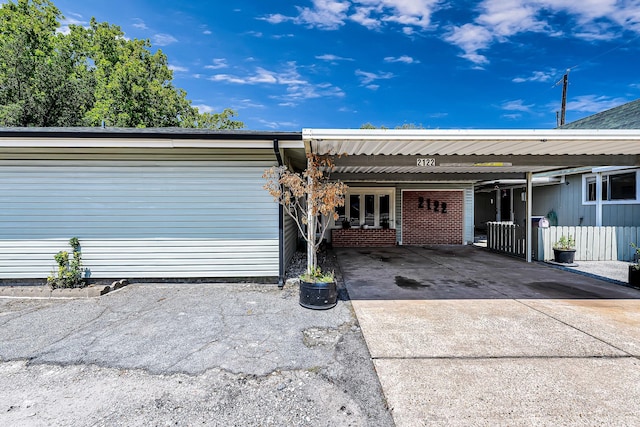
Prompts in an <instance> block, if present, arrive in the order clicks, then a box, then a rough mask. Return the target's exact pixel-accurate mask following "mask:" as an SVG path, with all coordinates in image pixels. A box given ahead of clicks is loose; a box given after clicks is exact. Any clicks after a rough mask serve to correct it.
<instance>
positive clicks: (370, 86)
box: [365, 85, 380, 90]
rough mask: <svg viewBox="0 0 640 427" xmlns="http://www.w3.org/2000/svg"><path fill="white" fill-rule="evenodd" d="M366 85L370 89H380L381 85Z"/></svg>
mask: <svg viewBox="0 0 640 427" xmlns="http://www.w3.org/2000/svg"><path fill="white" fill-rule="evenodd" d="M365 87H366V88H367V89H369V90H378V89H379V88H380V85H366V86H365Z"/></svg>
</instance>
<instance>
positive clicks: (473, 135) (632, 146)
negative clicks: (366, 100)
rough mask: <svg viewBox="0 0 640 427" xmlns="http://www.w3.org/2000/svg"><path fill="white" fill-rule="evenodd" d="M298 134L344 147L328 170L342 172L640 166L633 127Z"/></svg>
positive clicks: (403, 174)
mask: <svg viewBox="0 0 640 427" xmlns="http://www.w3.org/2000/svg"><path fill="white" fill-rule="evenodd" d="M302 135H303V140H304V142H305V147H306V149H307V151H312V152H314V153H317V154H344V156H341V157H339V158H337V159H336V170H335V172H334V175H333V176H334V177H335V178H339V179H343V180H350V179H369V178H370V179H386V178H388V179H394V180H412V179H421V180H424V179H425V178H426V179H430V180H453V181H477V180H482V179H497V178H523V177H524V176H525V174H526V173H527V172H534V173H535V172H548V171H553V170H561V169H567V168H576V167H585V166H593V167H596V166H640V130H636V129H634V130H560V129H553V130H543V131H540V130H484V129H483V130H431V129H429V130H424V129H420V130H413V129H411V130H404V129H402V130H381V129H375V130H370V129H358V130H354V129H348V130H345V129H303V131H302ZM425 174H427V175H428V176H425Z"/></svg>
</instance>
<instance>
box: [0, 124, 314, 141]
mask: <svg viewBox="0 0 640 427" xmlns="http://www.w3.org/2000/svg"><path fill="white" fill-rule="evenodd" d="M39 137H46V138H147V139H148V138H157V139H205V140H236V141H245V140H252V141H255V140H270V141H272V140H274V139H277V140H279V141H302V132H267V131H264V132H263V131H247V130H209V129H189V128H140V129H139V128H85V127H77V128H55V127H52V128H36V127H24V128H20V127H4V128H3V127H0V138H39Z"/></svg>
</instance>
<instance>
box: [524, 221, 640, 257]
mask: <svg viewBox="0 0 640 427" xmlns="http://www.w3.org/2000/svg"><path fill="white" fill-rule="evenodd" d="M562 236H567V237H568V236H572V237H573V238H574V239H575V242H576V256H575V260H576V261H633V254H634V250H633V248H632V247H631V243H635V244H640V227H549V228H539V229H538V235H537V237H538V239H537V240H538V242H537V250H536V251H535V252H536V254H537V256H536V259H537V260H538V261H543V260H549V259H553V244H554V243H555V242H557V241H558V240H559V239H560V237H562ZM534 240H535V239H534Z"/></svg>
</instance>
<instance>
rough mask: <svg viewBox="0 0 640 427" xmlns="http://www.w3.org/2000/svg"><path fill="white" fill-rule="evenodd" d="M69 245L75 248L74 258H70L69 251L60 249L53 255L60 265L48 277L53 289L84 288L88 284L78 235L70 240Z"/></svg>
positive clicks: (48, 282)
mask: <svg viewBox="0 0 640 427" xmlns="http://www.w3.org/2000/svg"><path fill="white" fill-rule="evenodd" d="M69 246H71V248H72V249H73V252H72V258H71V260H69V252H67V251H60V252H58V253H57V254H55V255H54V256H53V258H54V259H55V260H56V264H58V267H57V268H56V269H54V270H53V271H52V272H51V275H50V276H49V277H47V284H48V285H49V286H51V288H52V289H56V288H82V287H84V286H86V282H85V280H84V277H83V276H84V270H83V268H82V253H81V252H80V241H79V240H78V238H77V237H73V238H71V239H70V240H69Z"/></svg>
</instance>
